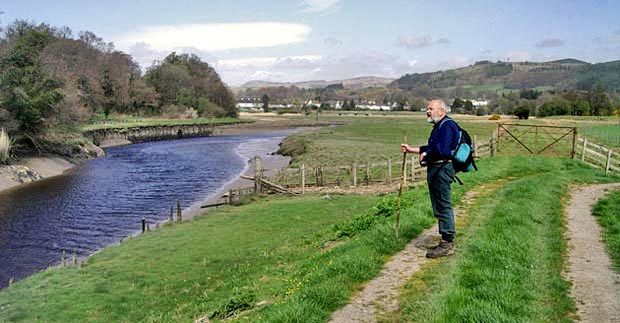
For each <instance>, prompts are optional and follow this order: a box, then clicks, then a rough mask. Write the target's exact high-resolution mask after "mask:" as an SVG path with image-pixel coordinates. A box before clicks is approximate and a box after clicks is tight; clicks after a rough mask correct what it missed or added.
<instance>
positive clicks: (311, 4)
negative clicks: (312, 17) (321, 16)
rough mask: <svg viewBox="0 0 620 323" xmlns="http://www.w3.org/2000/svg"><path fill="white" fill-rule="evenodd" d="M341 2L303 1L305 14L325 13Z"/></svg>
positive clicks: (336, 0) (330, 0)
mask: <svg viewBox="0 0 620 323" xmlns="http://www.w3.org/2000/svg"><path fill="white" fill-rule="evenodd" d="M338 1H339V0H303V1H302V2H303V5H304V7H305V8H304V12H309V13H320V12H325V11H327V10H329V9H330V8H332V7H333V6H334V5H336V4H337V3H338Z"/></svg>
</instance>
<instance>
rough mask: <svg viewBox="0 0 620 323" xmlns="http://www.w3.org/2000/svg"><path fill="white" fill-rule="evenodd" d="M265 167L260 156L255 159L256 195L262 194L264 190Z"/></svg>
mask: <svg viewBox="0 0 620 323" xmlns="http://www.w3.org/2000/svg"><path fill="white" fill-rule="evenodd" d="M262 179H263V165H262V161H261V159H260V157H259V156H256V157H254V194H260V193H262V192H263V189H262Z"/></svg>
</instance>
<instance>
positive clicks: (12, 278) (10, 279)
mask: <svg viewBox="0 0 620 323" xmlns="http://www.w3.org/2000/svg"><path fill="white" fill-rule="evenodd" d="M14 282H15V277H13V276H11V278H9V287H11V285H13V283H14Z"/></svg>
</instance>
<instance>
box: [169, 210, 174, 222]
mask: <svg viewBox="0 0 620 323" xmlns="http://www.w3.org/2000/svg"><path fill="white" fill-rule="evenodd" d="M173 215H174V207H173V206H171V207H170V216H169V217H168V222H169V223H174V216H173Z"/></svg>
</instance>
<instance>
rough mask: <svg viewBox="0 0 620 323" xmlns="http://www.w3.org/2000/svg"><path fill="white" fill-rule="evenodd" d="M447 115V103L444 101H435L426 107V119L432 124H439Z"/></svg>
mask: <svg viewBox="0 0 620 323" xmlns="http://www.w3.org/2000/svg"><path fill="white" fill-rule="evenodd" d="M445 115H446V103H445V102H443V100H442V99H434V100H431V101H430V102H429V103H428V106H427V107H426V119H427V120H428V122H430V123H437V122H439V120H441V119H442V118H443V117H444V116H445Z"/></svg>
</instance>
